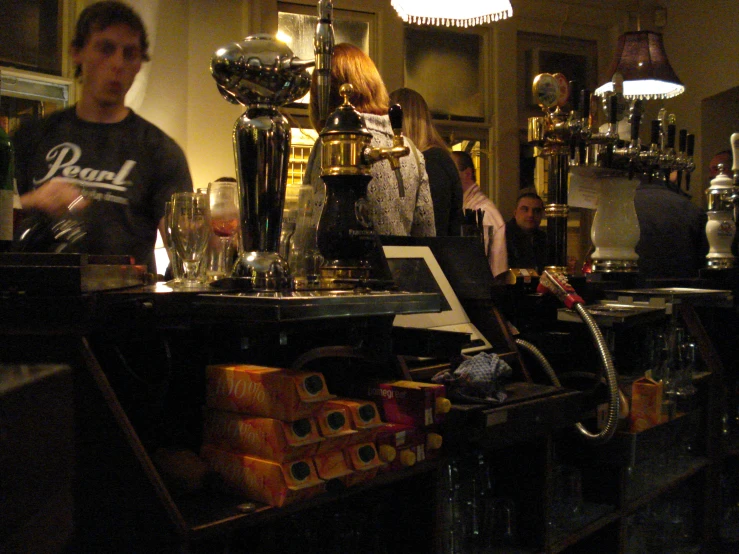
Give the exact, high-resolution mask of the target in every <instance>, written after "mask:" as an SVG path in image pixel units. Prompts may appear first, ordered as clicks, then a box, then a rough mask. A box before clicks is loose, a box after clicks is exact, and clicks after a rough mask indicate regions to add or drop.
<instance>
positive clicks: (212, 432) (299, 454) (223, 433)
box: [203, 409, 323, 462]
mask: <svg viewBox="0 0 739 554" xmlns="http://www.w3.org/2000/svg"><path fill="white" fill-rule="evenodd" d="M203 437H204V438H203V440H204V442H206V443H210V444H216V445H220V446H223V447H224V448H225V449H226V450H231V451H235V452H240V453H242V454H249V455H251V456H258V457H260V458H265V459H267V460H272V461H275V462H289V461H292V460H297V459H300V458H308V457H310V456H313V455H315V454H316V452H318V448H319V446H320V445H321V443H322V442H323V439H322V437H321V435H320V434H319V432H318V426H317V425H316V422H315V421H314V420H313V419H312V418H302V419H299V420H297V421H293V422H288V421H281V420H279V419H274V418H269V417H252V416H248V415H244V414H237V413H234V412H224V411H222V410H213V409H210V410H208V411H207V412H206V414H205V426H204V430H203Z"/></svg>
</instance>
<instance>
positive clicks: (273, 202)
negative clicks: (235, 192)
mask: <svg viewBox="0 0 739 554" xmlns="http://www.w3.org/2000/svg"><path fill="white" fill-rule="evenodd" d="M314 63H315V62H314V61H313V60H300V59H298V58H297V57H296V56H295V55H294V54H293V52H292V51H291V50H290V48H289V47H288V46H287V45H286V44H284V43H282V42H280V41H278V40H276V39H275V38H273V37H272V36H269V35H261V34H260V35H253V36H248V37H246V38H245V39H243V40H242V41H239V42H233V43H231V44H228V45H226V46H224V47H222V48H219V49H218V50H217V51H216V52H215V54H214V55H213V57H212V59H211V64H210V70H211V74H212V75H213V78H214V79H215V81H216V84H217V86H218V90H219V91H220V93H221V94H222V95H223V97H224V98H225V99H226V100H228V101H229V102H232V103H234V104H241V105H242V106H245V108H246V110H245V111H244V113H243V114H242V115H241V117H239V118H238V119H237V120H236V123H235V125H234V129H233V146H234V155H235V162H236V176H237V181H238V183H239V198H240V203H241V237H240V238H241V249H240V252H239V257H238V259H237V260H236V262H235V264H234V269H233V273H232V276H233V277H235V278H246V279H248V280H250V281H251V284H252V286H253V288H254V289H257V290H282V289H285V288H288V287H289V286H290V272H289V268H288V265H287V262H286V261H285V260H284V259H283V258H282V256H280V254H279V243H280V227H281V223H282V213H283V208H284V205H285V191H286V187H287V169H288V161H289V156H290V125H289V123H288V121H287V119H286V118H285V117H284V116H283V115H282V114H281V113H280V112H279V110H278V108H279V107H280V106H283V105H285V104H287V103H289V102H292V101H294V100H297V99H298V98H300V97H302V96H304V95H305V93H306V92H308V90H309V88H310V81H311V76H310V73H309V72H308V68H309V67H312V66H313V65H314Z"/></svg>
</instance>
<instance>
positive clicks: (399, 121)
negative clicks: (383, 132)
mask: <svg viewBox="0 0 739 554" xmlns="http://www.w3.org/2000/svg"><path fill="white" fill-rule="evenodd" d="M387 114H388V115H389V116H390V126H391V127H392V128H393V133H394V134H396V135H399V134H401V133H402V132H403V108H401V107H400V104H393V105H392V106H390V109H389V110H388V112H387Z"/></svg>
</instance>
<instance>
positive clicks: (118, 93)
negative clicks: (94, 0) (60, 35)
mask: <svg viewBox="0 0 739 554" xmlns="http://www.w3.org/2000/svg"><path fill="white" fill-rule="evenodd" d="M72 59H73V61H74V63H75V64H76V65H79V66H81V68H82V79H83V85H84V92H83V94H84V95H85V96H87V97H89V98H90V99H91V100H92V101H93V102H95V103H97V104H98V105H99V106H101V107H111V106H122V105H123V102H124V100H125V97H126V93H127V92H128V89H130V88H131V85H132V84H133V80H134V78H135V77H136V74H137V73H138V72H139V70H140V69H141V62H142V53H141V37H140V34H139V33H137V32H136V31H134V30H132V29H131V28H130V27H129V26H128V25H125V24H123V23H117V24H115V25H111V26H109V27H106V28H105V29H103V30H102V31H93V32H92V33H91V34H90V38H89V40H88V41H87V43H86V44H85V46H84V47H83V48H81V49H74V48H73V49H72Z"/></svg>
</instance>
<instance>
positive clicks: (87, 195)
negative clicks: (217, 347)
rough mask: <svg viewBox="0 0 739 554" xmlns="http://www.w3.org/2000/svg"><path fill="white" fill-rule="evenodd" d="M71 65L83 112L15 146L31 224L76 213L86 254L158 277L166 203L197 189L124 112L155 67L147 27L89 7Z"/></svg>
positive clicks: (110, 6) (177, 159) (40, 127)
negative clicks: (144, 72)
mask: <svg viewBox="0 0 739 554" xmlns="http://www.w3.org/2000/svg"><path fill="white" fill-rule="evenodd" d="M71 55H72V60H73V61H74V64H75V66H76V72H75V77H78V78H80V81H81V84H82V94H81V98H80V100H79V102H78V103H77V104H76V105H75V106H73V107H71V108H68V109H66V110H63V111H61V112H57V113H54V114H51V115H50V116H48V117H46V118H44V119H42V120H36V121H32V122H29V123H28V124H26V125H24V126H22V127H21V128H20V129H19V130H18V131H17V132H16V134H15V136H14V137H13V143H14V147H15V151H16V160H17V165H16V179H17V184H18V192H19V194H20V199H21V205H22V206H23V211H24V214H25V213H26V212H43V213H44V214H46V215H47V216H49V217H51V218H61V217H66V216H68V214H70V213H72V214H74V215H75V217H77V218H79V219H81V220H82V221H83V222H84V224H85V226H86V231H87V235H86V251H87V252H89V253H91V254H121V255H129V256H132V257H133V258H134V260H135V262H136V263H137V264H145V265H148V266H149V270H150V271H152V272H156V267H155V263H154V244H155V242H156V233H157V229H158V228H162V227H161V225H162V220H163V216H164V205H165V202H166V201H167V200H169V198H170V197H171V195H172V193H174V192H177V191H191V190H192V179H191V176H190V171H189V168H188V165H187V160H186V158H185V155H184V152H183V151H182V149H181V148H180V147H179V146H178V145H177V144H176V143H175V142H174V141H173V140H172V139H171V138H170V137H169V136H167V135H166V134H165V133H164V132H163V131H161V130H160V129H159V128H157V127H156V126H155V125H153V124H151V123H149V122H148V121H146V120H144V119H143V118H141V117H140V116H138V115H136V114H135V113H133V111H132V110H131V109H130V108H128V107H126V106H125V104H124V101H125V96H126V93H127V92H128V90H129V89H130V88H131V85H132V84H133V81H134V78H135V77H136V74H137V73H138V72H139V70H140V69H141V64H142V63H143V62H145V61H148V59H149V57H148V40H147V36H146V30H145V28H144V25H143V22H142V21H141V19H140V17H139V16H138V15H137V14H136V13H135V12H134V11H133V10H132V9H131V8H130V7H129V6H127V5H125V4H122V3H119V2H115V1H104V2H97V3H95V4H92V5H90V6H88V7H87V8H86V9H85V10H83V12H82V13H81V14H80V17H79V19H78V21H77V28H76V34H75V37H74V39H73V41H72V48H71Z"/></svg>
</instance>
